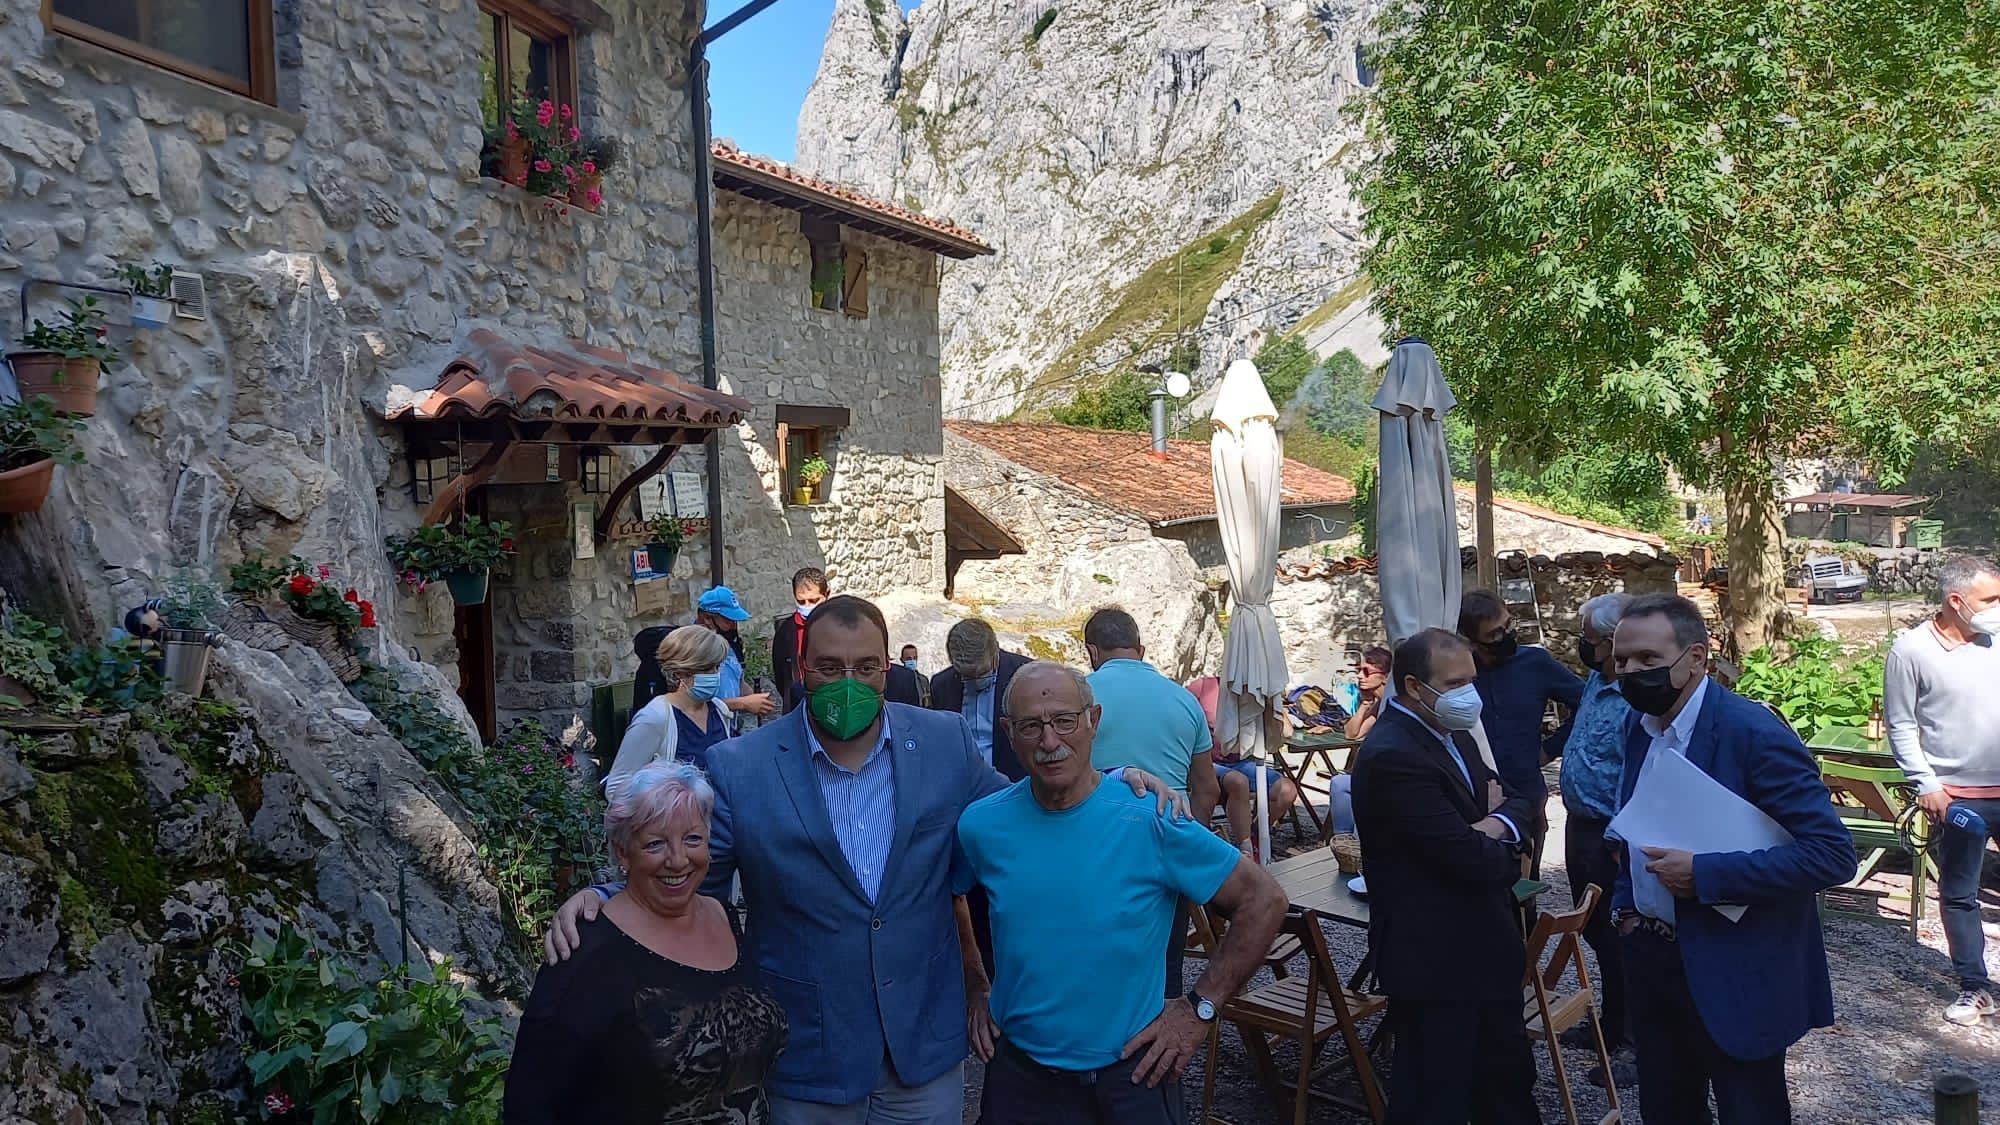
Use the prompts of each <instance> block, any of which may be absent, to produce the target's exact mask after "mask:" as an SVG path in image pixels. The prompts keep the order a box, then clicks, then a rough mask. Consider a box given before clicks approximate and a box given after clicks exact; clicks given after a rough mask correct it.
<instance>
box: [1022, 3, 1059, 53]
mask: <svg viewBox="0 0 2000 1125" xmlns="http://www.w3.org/2000/svg"><path fill="white" fill-rule="evenodd" d="M1054 22H1056V10H1055V9H1054V8H1045V9H1043V10H1042V14H1041V15H1039V16H1036V17H1035V26H1033V27H1031V28H1029V29H1028V46H1030V47H1032V46H1034V45H1035V44H1037V43H1040V42H1041V41H1042V34H1043V33H1044V32H1046V31H1048V29H1049V25H1050V24H1052V23H1054Z"/></svg>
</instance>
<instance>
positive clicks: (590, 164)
mask: <svg viewBox="0 0 2000 1125" xmlns="http://www.w3.org/2000/svg"><path fill="white" fill-rule="evenodd" d="M596 173H597V161H595V160H586V161H584V162H583V174H584V175H586V176H591V175H595V174H596Z"/></svg>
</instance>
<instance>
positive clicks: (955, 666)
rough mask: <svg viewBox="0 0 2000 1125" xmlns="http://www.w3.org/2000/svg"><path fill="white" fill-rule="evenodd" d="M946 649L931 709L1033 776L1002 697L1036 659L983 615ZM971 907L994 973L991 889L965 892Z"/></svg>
mask: <svg viewBox="0 0 2000 1125" xmlns="http://www.w3.org/2000/svg"><path fill="white" fill-rule="evenodd" d="M944 651H945V655H946V656H948V657H950V658H951V666H950V667H948V668H946V669H945V670H944V671H942V672H939V673H938V674H937V675H935V676H932V677H931V702H930V706H931V710H933V711H948V712H950V713H951V714H954V715H957V716H958V717H960V718H961V719H964V720H965V725H966V728H967V729H968V730H970V731H971V732H972V744H973V746H975V747H977V748H978V750H979V753H980V754H981V755H982V756H983V757H984V758H985V759H986V762H987V764H988V765H991V766H992V767H993V768H994V769H996V770H998V771H1000V773H1001V774H1002V775H1003V776H1005V777H1006V778H1007V779H1008V780H1009V781H1019V780H1021V779H1022V778H1024V777H1026V776H1028V770H1027V767H1025V766H1023V765H1022V764H1021V760H1020V759H1019V758H1017V757H1016V756H1015V755H1014V743H1013V739H1012V738H1010V737H1009V736H1008V733H1007V719H1006V714H1005V708H1003V707H1002V706H1001V701H1002V700H1004V699H1006V698H1007V685H1009V684H1011V683H1013V682H1014V673H1016V672H1018V671H1020V670H1021V669H1023V668H1025V667H1027V666H1028V665H1029V664H1030V663H1032V662H1031V661H1030V660H1029V659H1028V658H1027V657H1025V656H1020V655H1017V654H1015V653H1011V652H1001V651H1000V638H999V637H997V636H995V635H994V633H993V626H991V625H988V624H987V623H986V622H984V621H981V620H980V619H978V618H977V617H968V618H966V619H965V620H964V621H961V622H959V623H958V624H956V625H953V626H952V627H951V632H949V633H947V634H945V641H944ZM965 907H966V910H967V911H969V912H970V913H971V915H972V936H973V938H974V939H975V940H976V941H977V942H978V945H979V956H980V959H981V960H982V961H984V962H985V964H986V974H987V976H988V977H989V978H990V977H991V976H992V975H993V969H994V966H993V922H992V918H991V916H990V914H989V913H988V904H987V899H986V889H985V888H984V887H974V888H972V891H971V892H970V893H969V894H967V895H966V896H965Z"/></svg>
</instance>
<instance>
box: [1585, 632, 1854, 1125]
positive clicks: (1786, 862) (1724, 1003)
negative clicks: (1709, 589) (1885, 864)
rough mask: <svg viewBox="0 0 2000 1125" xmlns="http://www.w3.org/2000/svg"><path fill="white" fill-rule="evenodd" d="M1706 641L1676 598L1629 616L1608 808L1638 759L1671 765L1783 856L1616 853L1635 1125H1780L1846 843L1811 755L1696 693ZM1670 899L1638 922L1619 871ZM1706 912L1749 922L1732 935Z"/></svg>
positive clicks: (1826, 1012)
mask: <svg viewBox="0 0 2000 1125" xmlns="http://www.w3.org/2000/svg"><path fill="white" fill-rule="evenodd" d="M1708 644H1709V641H1708V625H1707V623H1706V622H1704V621H1703V620H1702V617H1701V611H1700V610H1698V609H1696V608H1695V606H1694V603H1693V602H1690V601H1688V600H1687V599H1686V598H1682V597H1676V596H1674V595H1671V594H1651V595H1648V596H1646V597H1642V598H1639V599H1637V600H1635V601H1633V602H1632V604H1631V605H1630V606H1629V607H1628V608H1627V609H1626V611H1625V616H1624V617H1622V618H1620V619H1619V622H1618V631H1617V633H1616V634H1614V636H1613V639H1612V652H1613V659H1614V660H1615V661H1616V664H1617V669H1618V686H1619V690H1620V691H1621V692H1623V693H1624V696H1625V701H1626V702H1627V703H1630V704H1631V705H1632V708H1633V710H1634V711H1636V712H1638V715H1637V716H1636V717H1635V719H1634V721H1633V723H1632V725H1631V727H1630V728H1628V739H1627V742H1626V748H1625V771H1624V778H1623V782H1622V785H1621V794H1620V804H1621V805H1622V804H1623V803H1624V802H1625V801H1629V800H1630V799H1631V797H1632V791H1633V789H1634V787H1635V786H1636V784H1637V782H1638V778H1639V771H1640V770H1641V768H1643V767H1644V766H1645V764H1646V759H1647V757H1648V756H1649V755H1652V754H1680V755H1682V756H1684V757H1685V758H1686V759H1687V760H1688V761H1689V762H1691V763H1693V764H1694V765H1695V766H1697V767H1699V768H1700V769H1701V771H1702V772H1703V773H1706V774H1707V775H1708V776H1709V777H1711V778H1714V779H1715V780H1716V781H1717V782H1720V783H1721V784H1722V785H1723V786H1724V787H1725V788H1727V789H1728V790H1729V791H1730V792H1732V793H1735V794H1736V795H1737V796H1739V797H1742V798H1743V799H1744V800H1746V801H1748V802H1750V803H1751V804H1752V805H1755V806H1757V807H1758V808H1759V809H1762V810H1763V811H1764V813H1765V814H1766V815H1768V816H1770V818H1771V819H1772V820H1775V821H1777V822H1778V824H1779V825H1781V826H1783V827H1784V829H1785V830H1786V831H1787V832H1789V833H1791V836H1792V842H1791V843H1789V844H1785V845H1782V846H1779V847H1775V848H1766V849H1764V850H1762V851H1756V852H1708V853H1704V854H1701V855H1694V854H1691V853H1689V852H1686V851H1681V850H1677V849H1675V850H1669V849H1664V848H1655V847H1646V846H1644V845H1645V841H1643V840H1639V841H1626V845H1627V849H1628V850H1627V855H1626V862H1625V863H1623V864H1621V865H1620V873H1619V876H1618V886H1617V888H1616V890H1615V892H1614V893H1613V895H1612V921H1613V924H1614V925H1616V926H1617V928H1618V933H1619V935H1620V941H1621V943H1622V944H1621V949H1620V953H1621V956H1622V958H1623V961H1624V968H1625V976H1626V982H1627V988H1628V990H1629V994H1628V998H1627V1002H1628V1004H1629V1012H1630V1023H1631V1025H1632V1043H1633V1047H1634V1049H1635V1050H1636V1051H1637V1054H1638V1062H1639V1108H1640V1112H1641V1115H1642V1116H1643V1117H1644V1118H1645V1119H1646V1120H1647V1121H1660V1122H1671V1123H1672V1125H1689V1123H1700V1125H1706V1123H1707V1122H1708V1121H1709V1120H1710V1118H1709V1112H1708V1095H1709V1091H1710V1089H1711V1088H1712V1089H1713V1090H1714V1093H1715V1104H1716V1108H1717V1110H1718V1111H1719V1113H1720V1116H1721V1120H1722V1125H1739V1123H1740V1125H1753V1123H1754V1125H1771V1123H1772V1122H1787V1121H1790V1120H1791V1112H1792V1110H1791V1097H1790V1094H1789V1092H1788V1091H1787V1090H1786V1088H1785V1049H1786V1048H1787V1047H1790V1046H1791V1045H1792V1044H1793V1043H1795V1042H1797V1041H1798V1040H1799V1039H1800V1037H1802V1036H1804V1035H1805V1033H1806V1032H1807V1031H1810V1030H1811V1029H1813V1028H1815V1027H1826V1026H1828V1025H1830V1024H1832V1023H1833V989H1832V985H1831V984H1830V983H1829V981H1828V979H1827V968H1826V948H1825V946H1824V945H1823V943H1822V942H1821V938H1820V926H1819V910H1818V907H1817V904H1816V902H1815V900H1814V896H1815V895H1816V894H1817V893H1818V892H1819V891H1822V890H1824V889H1826V888H1827V887H1833V886H1838V885H1840V884H1842V883H1845V882H1846V881H1847V880H1848V879H1850V878H1852V877H1853V875H1854V864H1855V861H1854V842H1853V840H1852V839H1851V838H1850V837H1849V836H1848V833H1847V830H1846V829H1845V828H1844V827H1842V826H1841V823H1840V819H1839V817H1838V816H1837V815H1836V814H1835V813H1834V811H1833V803H1832V800H1831V798H1830V797H1829V796H1828V794H1827V789H1826V785H1825V783H1824V782H1822V781H1821V780H1820V774H1819V768H1818V767H1817V766H1816V765H1815V764H1814V762H1813V758H1812V755H1811V754H1809V753H1807V751H1806V748H1805V746H1804V745H1803V744H1801V743H1800V742H1799V739H1798V736H1797V735H1795V734H1793V733H1792V732H1791V730H1790V729H1789V728H1787V727H1786V726H1785V725H1784V723H1782V722H1780V721H1779V720H1778V719H1777V718H1775V717H1774V716H1772V715H1771V713H1770V712H1768V711H1766V710H1764V709H1763V708H1762V707H1759V706H1758V705H1757V704H1755V703H1752V702H1750V701H1749V700H1747V699H1744V698H1743V697H1742V696H1740V695H1737V694H1735V693H1733V692H1731V691H1730V690H1729V689H1727V688H1725V687H1723V686H1722V685H1721V684H1718V683H1715V682H1714V681H1712V680H1710V679H1709V678H1708V656H1709V653H1708ZM1635 865H1637V866H1639V867H1641V868H1643V869H1644V870H1645V871H1648V872H1651V873H1652V875H1653V876H1655V877H1657V878H1658V879H1659V880H1660V882H1661V883H1663V884H1664V885H1665V886H1666V888H1667V890H1668V891H1670V892H1672V894H1673V896H1674V901H1673V909H1672V910H1671V911H1668V912H1667V913H1670V914H1672V915H1673V917H1671V918H1655V917H1651V916H1648V915H1644V914H1641V913H1639V912H1638V911H1637V910H1636V909H1635V906H1634V901H1633V895H1632V878H1633V868H1634V866H1635ZM1719 905H1737V906H1745V907H1748V908H1749V909H1748V910H1747V911H1746V912H1745V913H1744V914H1743V915H1742V918H1741V920H1740V921H1735V922H1732V921H1730V920H1729V918H1728V917H1727V916H1725V915H1724V914H1723V913H1721V912H1720V911H1719V910H1717V909H1715V908H1716V907H1717V906H1719Z"/></svg>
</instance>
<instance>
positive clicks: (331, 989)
mask: <svg viewBox="0 0 2000 1125" xmlns="http://www.w3.org/2000/svg"><path fill="white" fill-rule="evenodd" d="M239 956H240V957H241V958H242V968H241V969H240V970H239V972H238V975H237V976H236V977H235V978H234V980H235V982H236V984H237V987H238V988H240V989H241V994H242V1000H243V1012H244V1015H245V1016H246V1017H247V1018H248V1020H249V1023H250V1028H251V1035H250V1039H249V1041H248V1042H247V1043H246V1044H245V1046H246V1048H247V1050H246V1055H245V1059H244V1062H245V1065H246V1066H247V1067H248V1068H249V1071H250V1081H251V1083H252V1085H253V1087H254V1092H255V1093H256V1094H258V1095H259V1101H258V1110H259V1115H260V1117H261V1119H263V1120H267V1121H268V1120H274V1119H275V1120H286V1121H304V1120H311V1121H312V1122H313V1125H346V1123H348V1122H364V1123H374V1122H383V1123H393V1125H432V1123H437V1125H445V1123H452V1125H458V1123H471V1125H481V1123H487V1122H496V1121H498V1120H499V1111H500V1094H501V1084H502V1080H503V1079H504V1077H505V1075H506V1071H507V1058H508V1051H507V1048H506V1046H505V1032H504V1031H503V1029H502V1028H501V1027H500V1026H499V1025H498V1024H495V1023H493V1022H491V1021H489V1020H474V1019H472V1018H471V1017H470V1016H469V1015H468V1014H467V1012H466V1001H467V1000H468V999H469V998H470V996H471V993H470V992H468V991H467V990H466V989H465V988H464V987H463V986H461V985H459V984H457V983H454V982H453V981H452V979H451V965H450V963H449V962H447V963H444V964H440V965H437V966H436V967H434V968H432V969H431V970H430V972H429V973H428V974H426V975H421V976H420V975H416V974H412V973H409V972H408V971H407V966H405V967H404V968H403V969H402V970H400V971H396V970H392V971H391V972H390V973H389V974H388V975H386V976H384V977H383V978H382V979H381V980H380V981H378V982H376V983H374V984H364V983H362V982H361V981H360V980H359V979H358V978H357V977H356V976H355V974H354V972H353V971H352V970H351V969H349V968H348V967H347V965H346V964H345V963H344V962H343V961H342V960H341V959H340V958H338V957H336V956H334V955H332V954H330V953H328V952H326V951H323V950H320V949H316V948H314V947H313V946H312V945H311V944H310V943H308V942H307V941H306V940H305V938H303V937H301V936H300V935H299V933H298V932H297V931H296V930H294V929H292V928H291V927H290V926H286V927H284V928H283V929H281V930H280V931H279V933H278V936H277V938H276V939H275V940H273V939H271V938H268V937H264V936H262V935H259V936H257V937H256V938H253V939H252V940H251V942H250V944H249V945H248V946H247V947H242V948H240V949H239Z"/></svg>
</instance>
